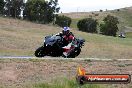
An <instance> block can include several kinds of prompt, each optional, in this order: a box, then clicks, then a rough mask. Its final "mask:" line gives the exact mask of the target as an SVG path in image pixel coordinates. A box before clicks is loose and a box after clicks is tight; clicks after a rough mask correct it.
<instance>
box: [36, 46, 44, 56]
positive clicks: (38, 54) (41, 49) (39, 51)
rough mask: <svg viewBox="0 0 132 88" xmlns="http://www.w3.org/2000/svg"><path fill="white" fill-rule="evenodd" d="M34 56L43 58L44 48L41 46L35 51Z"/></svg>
mask: <svg viewBox="0 0 132 88" xmlns="http://www.w3.org/2000/svg"><path fill="white" fill-rule="evenodd" d="M34 55H35V56H36V57H44V56H45V54H44V47H43V46H41V47H39V48H38V49H37V50H36V51H35V53H34Z"/></svg>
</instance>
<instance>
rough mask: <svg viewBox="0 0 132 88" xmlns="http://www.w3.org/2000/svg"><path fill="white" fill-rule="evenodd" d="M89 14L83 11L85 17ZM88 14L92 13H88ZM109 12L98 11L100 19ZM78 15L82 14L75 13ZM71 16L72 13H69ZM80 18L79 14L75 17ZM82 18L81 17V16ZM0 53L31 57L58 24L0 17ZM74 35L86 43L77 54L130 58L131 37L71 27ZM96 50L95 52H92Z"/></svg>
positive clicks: (53, 32)
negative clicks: (86, 31)
mask: <svg viewBox="0 0 132 88" xmlns="http://www.w3.org/2000/svg"><path fill="white" fill-rule="evenodd" d="M88 14H89V13H85V14H84V13H83V15H84V17H86V16H88ZM90 14H91V13H90ZM107 14H108V13H100V14H99V18H100V19H102V18H103V16H106V15H107ZM78 15H80V16H81V14H78ZM72 16H73V17H74V14H73V15H72ZM77 17H79V16H77ZM82 18H83V17H82ZM73 19H74V20H73V22H72V24H71V26H72V27H73V28H72V29H75V28H76V25H75V24H76V23H77V21H78V20H79V19H80V18H73ZM0 20H1V21H0V31H1V32H0V56H34V51H35V50H36V49H37V48H38V47H39V46H41V45H42V44H43V38H44V36H46V35H51V34H56V33H58V32H60V31H61V28H60V27H55V26H50V25H42V24H35V23H31V22H27V21H21V20H16V19H11V18H2V17H0ZM71 31H72V32H73V33H74V34H75V36H78V37H82V38H84V39H85V40H86V42H85V46H84V47H83V48H82V52H81V54H80V55H79V56H78V57H90V58H91V57H95V58H113V59H122V58H125V59H126V58H127V59H132V58H131V57H132V52H130V51H132V37H131V33H127V36H128V37H127V38H124V39H122V38H118V37H110V36H104V35H99V34H90V33H85V32H81V31H78V30H71ZM95 53H96V54H95Z"/></svg>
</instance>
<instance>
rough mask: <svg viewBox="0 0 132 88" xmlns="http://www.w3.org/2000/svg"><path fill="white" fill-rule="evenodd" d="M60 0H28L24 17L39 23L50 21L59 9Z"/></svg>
mask: <svg viewBox="0 0 132 88" xmlns="http://www.w3.org/2000/svg"><path fill="white" fill-rule="evenodd" d="M57 5H58V1H57V0H55V1H54V0H51V1H50V2H48V1H45V0H28V1H27V3H26V5H25V9H24V14H23V16H24V19H27V20H30V21H35V22H39V23H49V22H52V21H53V20H54V17H55V14H54V13H57V12H58V11H59V9H60V8H59V7H57Z"/></svg>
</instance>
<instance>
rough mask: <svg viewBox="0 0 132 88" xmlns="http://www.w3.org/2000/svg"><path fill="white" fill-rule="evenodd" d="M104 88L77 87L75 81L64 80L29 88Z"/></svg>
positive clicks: (95, 85)
mask: <svg viewBox="0 0 132 88" xmlns="http://www.w3.org/2000/svg"><path fill="white" fill-rule="evenodd" d="M80 87H81V88H105V87H104V86H101V85H97V84H85V85H82V86H81V85H79V84H77V82H76V80H68V79H66V78H62V79H59V80H58V79H57V80H54V81H53V82H52V83H36V84H33V87H29V88H80Z"/></svg>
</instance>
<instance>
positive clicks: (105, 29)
mask: <svg viewBox="0 0 132 88" xmlns="http://www.w3.org/2000/svg"><path fill="white" fill-rule="evenodd" d="M103 21H104V22H103V23H101V24H100V32H101V33H102V34H104V35H108V36H116V32H117V31H118V26H117V24H118V23H119V21H118V19H117V18H116V17H114V16H111V15H107V17H105V18H104V20H103Z"/></svg>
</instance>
